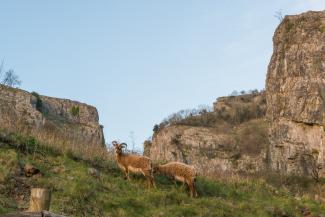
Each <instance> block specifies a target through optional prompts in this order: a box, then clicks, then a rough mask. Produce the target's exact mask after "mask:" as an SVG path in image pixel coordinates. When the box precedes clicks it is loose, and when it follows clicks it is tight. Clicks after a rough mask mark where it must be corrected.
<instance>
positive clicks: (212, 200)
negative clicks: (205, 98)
mask: <svg viewBox="0 0 325 217" xmlns="http://www.w3.org/2000/svg"><path fill="white" fill-rule="evenodd" d="M22 141H23V140H21V139H20V141H11V142H10V145H8V144H7V143H3V142H2V143H1V145H0V214H1V213H2V214H3V213H7V212H10V211H14V210H18V209H25V208H27V207H28V199H29V195H28V194H29V190H30V187H48V188H50V189H52V192H53V195H52V203H51V211H53V212H55V213H59V214H60V213H63V214H66V215H69V216H78V217H80V216H303V215H302V213H305V214H307V213H308V212H311V213H312V214H313V216H318V215H320V214H324V215H325V204H321V203H319V202H317V201H315V200H313V199H312V198H311V196H310V195H308V194H307V193H306V192H311V190H310V188H312V187H313V185H314V184H313V182H311V180H304V182H301V180H300V181H299V182H298V181H297V180H298V179H297V180H296V179H288V178H284V177H282V180H281V183H280V182H279V180H280V179H278V178H277V177H276V178H275V179H274V177H273V181H272V180H271V179H264V178H263V179H262V178H256V179H254V180H253V179H239V178H237V179H235V178H231V179H228V180H209V179H206V178H203V177H199V179H198V192H199V195H200V196H199V198H194V199H193V198H189V197H188V196H187V193H186V191H185V188H184V187H182V185H176V186H175V184H174V183H173V182H171V181H169V180H168V179H166V178H164V177H156V182H157V188H156V189H147V188H146V182H145V181H144V179H143V178H142V177H141V176H135V177H133V178H132V182H129V181H126V180H124V179H123V175H122V173H121V172H120V171H119V170H118V169H117V168H116V164H115V162H114V161H112V160H109V158H108V159H107V160H106V161H102V162H101V163H100V164H99V163H96V164H94V163H93V162H89V161H88V162H85V161H83V160H79V159H78V158H76V157H74V156H73V155H72V154H59V153H57V152H55V151H53V150H50V149H43V148H42V147H41V146H39V147H37V148H35V146H34V147H29V148H28V146H24V145H23V144H21V142H22ZM15 142H17V144H16V143H15ZM18 143H20V144H18ZM25 145H26V144H25ZM21 147H24V148H21ZM26 147H27V148H26ZM25 163H31V164H33V165H35V166H36V167H38V168H39V169H40V170H41V171H42V173H43V174H44V176H43V177H41V178H26V177H24V175H23V174H21V169H20V168H21V166H22V165H24V164H25ZM91 164H92V165H91ZM94 165H95V166H96V167H97V168H98V169H99V171H100V172H101V176H100V178H99V179H97V178H95V177H92V176H91V175H89V174H88V168H89V167H91V166H94ZM274 180H275V181H274ZM286 182H287V183H286ZM324 186H325V184H324V183H321V184H320V185H319V188H323V187H324Z"/></svg>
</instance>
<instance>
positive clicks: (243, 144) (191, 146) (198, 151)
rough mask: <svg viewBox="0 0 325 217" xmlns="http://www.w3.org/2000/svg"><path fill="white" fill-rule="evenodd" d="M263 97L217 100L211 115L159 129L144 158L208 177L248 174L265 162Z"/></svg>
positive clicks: (260, 167) (235, 97)
mask: <svg viewBox="0 0 325 217" xmlns="http://www.w3.org/2000/svg"><path fill="white" fill-rule="evenodd" d="M265 110H266V101H265V93H264V92H261V93H258V94H246V95H241V96H231V97H222V98H218V100H217V102H216V103H214V112H210V113H205V114H201V115H197V116H193V117H188V118H186V119H184V120H182V121H179V122H178V123H172V124H170V125H168V126H166V127H163V128H161V129H159V130H158V131H157V132H156V133H154V135H153V139H152V141H151V142H148V141H147V142H146V143H145V154H146V155H148V156H150V157H151V158H152V160H153V161H155V162H163V161H181V162H185V163H188V164H192V165H194V166H195V167H196V168H197V169H198V171H199V173H200V174H204V175H209V176H218V175H225V174H227V175H229V174H234V173H250V172H256V171H259V170H262V169H264V168H265V167H266V162H267V155H266V153H267V151H266V150H267V144H268V139H267V126H268V125H267V123H266V121H265V120H264V116H265Z"/></svg>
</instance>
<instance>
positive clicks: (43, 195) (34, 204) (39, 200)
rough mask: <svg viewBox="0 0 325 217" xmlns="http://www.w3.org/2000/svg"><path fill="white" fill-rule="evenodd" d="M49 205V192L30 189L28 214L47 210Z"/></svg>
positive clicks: (43, 189) (41, 189)
mask: <svg viewBox="0 0 325 217" xmlns="http://www.w3.org/2000/svg"><path fill="white" fill-rule="evenodd" d="M50 204H51V192H50V190H48V189H45V188H32V190H31V195H30V203H29V209H28V211H29V212H42V211H43V210H47V211H48V210H49V209H50Z"/></svg>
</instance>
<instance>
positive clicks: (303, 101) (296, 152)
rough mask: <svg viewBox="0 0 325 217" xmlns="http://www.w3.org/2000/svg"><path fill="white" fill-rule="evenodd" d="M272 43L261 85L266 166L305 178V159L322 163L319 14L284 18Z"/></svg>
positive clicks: (323, 59) (323, 53)
mask: <svg viewBox="0 0 325 217" xmlns="http://www.w3.org/2000/svg"><path fill="white" fill-rule="evenodd" d="M273 43H274V52H273V55H272V58H271V62H270V64H269V67H268V73H267V81H266V95H267V97H266V98H267V117H268V119H269V120H270V123H271V127H270V143H271V147H270V159H271V166H272V168H273V169H276V170H280V171H282V172H289V173H295V174H300V175H304V174H310V173H311V170H312V168H310V167H311V166H312V165H311V164H312V163H311V162H308V161H309V160H306V156H307V155H313V156H314V159H315V161H316V162H314V163H317V164H323V165H324V163H325V133H324V130H325V128H324V125H325V11H321V12H307V13H303V14H300V15H295V16H286V17H285V18H284V20H283V21H282V23H281V24H280V26H279V27H278V28H277V30H276V32H275V35H274V37H273ZM320 173H321V174H323V175H324V173H325V171H324V170H322V171H320Z"/></svg>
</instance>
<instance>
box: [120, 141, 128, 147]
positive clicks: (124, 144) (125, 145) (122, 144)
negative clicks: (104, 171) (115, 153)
mask: <svg viewBox="0 0 325 217" xmlns="http://www.w3.org/2000/svg"><path fill="white" fill-rule="evenodd" d="M120 146H121V147H123V146H124V147H125V148H126V147H127V146H128V145H127V144H126V143H124V142H123V143H121V144H120Z"/></svg>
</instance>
